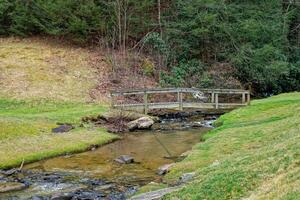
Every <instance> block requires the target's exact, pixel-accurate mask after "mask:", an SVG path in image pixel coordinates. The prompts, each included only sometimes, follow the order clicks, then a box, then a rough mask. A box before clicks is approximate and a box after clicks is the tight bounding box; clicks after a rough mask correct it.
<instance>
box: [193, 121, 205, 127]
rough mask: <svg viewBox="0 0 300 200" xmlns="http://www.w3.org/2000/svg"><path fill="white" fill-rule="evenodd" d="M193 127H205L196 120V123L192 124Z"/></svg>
mask: <svg viewBox="0 0 300 200" xmlns="http://www.w3.org/2000/svg"><path fill="white" fill-rule="evenodd" d="M191 126H192V127H193V128H200V127H203V125H202V124H201V123H198V122H195V123H192V125H191Z"/></svg>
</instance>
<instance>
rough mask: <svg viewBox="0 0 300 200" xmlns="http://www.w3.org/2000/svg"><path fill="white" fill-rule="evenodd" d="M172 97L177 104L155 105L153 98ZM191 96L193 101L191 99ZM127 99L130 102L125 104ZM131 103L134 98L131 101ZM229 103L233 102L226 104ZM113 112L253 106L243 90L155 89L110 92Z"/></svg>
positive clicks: (170, 102)
mask: <svg viewBox="0 0 300 200" xmlns="http://www.w3.org/2000/svg"><path fill="white" fill-rule="evenodd" d="M170 94H173V96H174V99H175V100H174V101H171V100H169V99H170V98H167V99H168V100H167V101H164V102H160V101H159V102H158V101H156V99H155V100H154V101H153V100H152V99H151V96H155V95H156V96H157V95H169V97H170ZM138 96H139V97H140V99H142V100H141V102H137V100H136V99H135V101H134V102H132V101H131V102H128V99H129V100H130V97H138ZM188 96H190V97H192V100H193V101H191V98H188ZM126 99H127V101H126ZM131 99H132V98H131ZM226 99H227V100H228V99H230V102H224V101H225V100H226ZM111 103H112V107H113V108H119V109H124V110H143V111H144V113H145V114H147V113H148V111H149V110H152V109H178V110H183V109H185V108H189V109H197V110H208V109H234V108H237V107H241V106H246V105H248V104H250V91H249V90H241V89H200V88H199V89H198V88H153V89H135V90H134V89H133V90H122V91H112V92H111Z"/></svg>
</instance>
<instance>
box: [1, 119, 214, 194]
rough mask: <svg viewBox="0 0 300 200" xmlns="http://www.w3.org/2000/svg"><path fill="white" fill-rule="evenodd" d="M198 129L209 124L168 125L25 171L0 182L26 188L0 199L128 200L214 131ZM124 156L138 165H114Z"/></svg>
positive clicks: (198, 121) (170, 122)
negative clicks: (127, 199) (20, 185)
mask: <svg viewBox="0 0 300 200" xmlns="http://www.w3.org/2000/svg"><path fill="white" fill-rule="evenodd" d="M195 124H198V125H199V126H198V125H197V126H195ZM200 124H202V125H203V124H204V125H205V124H206V125H208V124H210V121H205V120H204V119H203V117H201V118H193V119H189V120H186V119H180V120H176V119H166V120H163V121H162V122H161V123H160V124H158V125H156V126H155V127H153V128H154V129H153V130H147V131H139V132H131V133H125V134H123V135H122V139H120V140H117V141H115V142H113V143H110V144H107V145H104V146H102V147H100V148H97V149H94V150H93V151H88V152H84V153H79V154H74V155H67V156H60V157H56V158H51V159H47V160H42V161H39V162H35V163H32V164H28V165H25V166H24V168H23V170H22V172H19V173H15V174H13V175H11V176H8V177H2V180H4V181H5V179H7V180H6V181H7V182H9V181H19V182H22V183H23V184H25V185H26V186H28V187H27V188H26V189H24V190H22V191H18V192H10V193H3V194H1V193H0V199H11V200H15V199H21V200H28V199H34V200H48V199H54V200H56V199H126V198H127V197H129V196H130V195H132V194H134V192H135V191H137V189H138V188H139V187H141V186H143V185H145V184H147V183H150V182H153V181H154V182H161V181H162V176H159V175H157V169H158V168H159V167H161V166H162V165H165V164H170V163H174V162H176V161H179V160H180V159H183V158H184V157H182V156H181V155H182V153H184V152H186V151H188V150H191V148H192V146H193V145H195V144H196V143H199V142H200V141H201V137H202V136H203V134H204V133H206V132H207V131H208V130H210V129H211V127H209V126H200ZM196 127H197V128H196ZM121 155H130V156H132V157H133V158H134V160H135V162H134V163H131V164H120V163H117V162H116V161H114V160H115V159H116V158H117V157H119V156H121ZM0 179H1V177H0Z"/></svg>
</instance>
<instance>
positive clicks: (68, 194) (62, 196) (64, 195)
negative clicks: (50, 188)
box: [51, 193, 73, 200]
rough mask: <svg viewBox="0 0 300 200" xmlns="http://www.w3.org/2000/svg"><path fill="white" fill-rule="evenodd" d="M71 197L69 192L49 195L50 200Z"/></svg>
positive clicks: (67, 199)
mask: <svg viewBox="0 0 300 200" xmlns="http://www.w3.org/2000/svg"><path fill="white" fill-rule="evenodd" d="M72 197H73V195H72V194H70V193H60V194H54V195H53V196H52V197H51V200H71V199H72Z"/></svg>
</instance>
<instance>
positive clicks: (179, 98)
mask: <svg viewBox="0 0 300 200" xmlns="http://www.w3.org/2000/svg"><path fill="white" fill-rule="evenodd" d="M177 101H178V104H179V110H181V111H182V110H183V102H182V92H181V91H180V92H178V93H177Z"/></svg>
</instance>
